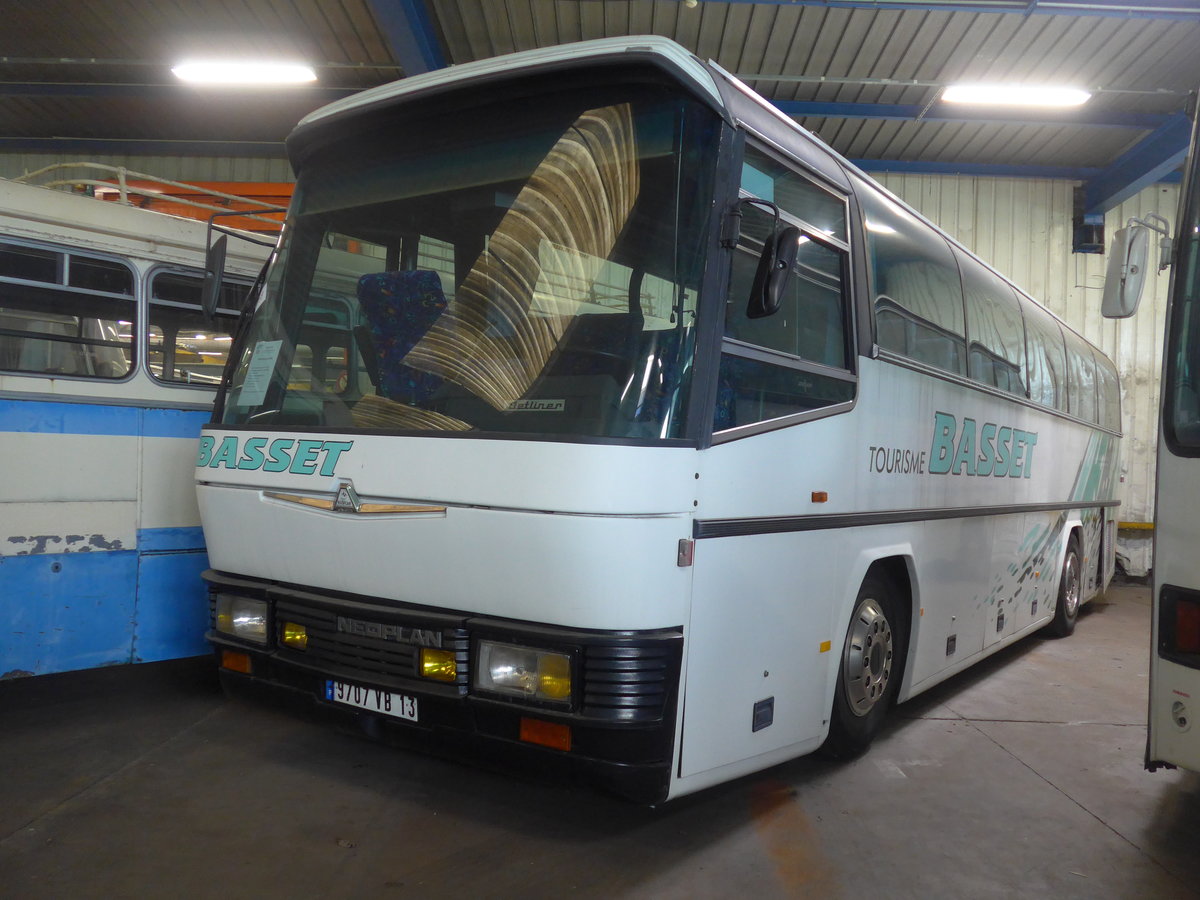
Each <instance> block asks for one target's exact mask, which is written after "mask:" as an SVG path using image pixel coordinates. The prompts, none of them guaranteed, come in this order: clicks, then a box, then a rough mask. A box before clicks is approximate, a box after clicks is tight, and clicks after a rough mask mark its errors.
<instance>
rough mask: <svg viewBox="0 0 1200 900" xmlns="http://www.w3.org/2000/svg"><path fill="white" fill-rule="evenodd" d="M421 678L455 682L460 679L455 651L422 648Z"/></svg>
mask: <svg viewBox="0 0 1200 900" xmlns="http://www.w3.org/2000/svg"><path fill="white" fill-rule="evenodd" d="M421 677H422V678H432V679H433V680H434V681H449V682H453V681H454V680H455V679H457V678H458V662H457V660H455V658H454V651H453V650H434V649H432V648H430V647H422V648H421Z"/></svg>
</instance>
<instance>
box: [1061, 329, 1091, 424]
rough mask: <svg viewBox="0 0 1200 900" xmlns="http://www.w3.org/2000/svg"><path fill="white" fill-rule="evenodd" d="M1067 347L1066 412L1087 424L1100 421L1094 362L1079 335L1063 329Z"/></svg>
mask: <svg viewBox="0 0 1200 900" xmlns="http://www.w3.org/2000/svg"><path fill="white" fill-rule="evenodd" d="M1064 336H1065V338H1066V346H1067V406H1068V409H1067V411H1068V412H1069V413H1071V415H1073V416H1077V417H1078V418H1080V419H1084V420H1086V421H1088V422H1098V421H1099V420H1100V417H1099V414H1098V411H1097V408H1096V360H1095V357H1093V356H1092V348H1091V347H1089V346H1088V344H1087V342H1086V341H1084V339H1083V338H1081V337H1080V336H1079V335H1077V334H1075V333H1074V332H1072V331H1066V330H1065V329H1064Z"/></svg>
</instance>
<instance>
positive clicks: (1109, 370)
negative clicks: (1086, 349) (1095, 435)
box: [1093, 353, 1121, 431]
mask: <svg viewBox="0 0 1200 900" xmlns="http://www.w3.org/2000/svg"><path fill="white" fill-rule="evenodd" d="M1093 356H1094V357H1095V360H1096V387H1097V390H1098V393H1099V402H1098V406H1099V412H1100V427H1101V428H1107V429H1108V430H1109V431H1120V430H1121V385H1120V381H1119V380H1118V378H1117V369H1116V367H1115V366H1114V365H1113V364H1112V362H1111V361H1110V360H1109V358H1108V357H1107V356H1105V355H1104V354H1103V353H1095V354H1093Z"/></svg>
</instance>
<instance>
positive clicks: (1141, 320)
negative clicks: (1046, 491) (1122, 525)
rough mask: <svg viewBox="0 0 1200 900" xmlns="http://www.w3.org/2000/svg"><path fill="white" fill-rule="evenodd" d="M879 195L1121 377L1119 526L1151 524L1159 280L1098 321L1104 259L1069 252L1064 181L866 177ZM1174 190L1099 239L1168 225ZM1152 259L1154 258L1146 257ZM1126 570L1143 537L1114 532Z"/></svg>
mask: <svg viewBox="0 0 1200 900" xmlns="http://www.w3.org/2000/svg"><path fill="white" fill-rule="evenodd" d="M871 174H872V175H873V176H874V177H875V178H876V180H878V181H880V182H881V183H882V184H884V185H885V186H886V187H887V188H888V189H889V190H891V191H892V192H894V193H895V194H897V195H898V196H899V197H901V198H902V199H903V200H905V201H907V202H908V203H909V204H911V205H912V206H914V207H915V208H916V209H917V210H919V211H920V212H921V213H923V214H924V215H926V216H927V217H929V218H930V219H932V220H933V221H934V222H936V223H937V224H938V225H940V226H941V227H942V228H943V229H944V230H945V231H947V232H948V233H950V234H951V235H953V236H954V237H955V238H957V239H958V240H959V241H961V242H962V243H963V244H965V245H966V246H967V247H968V248H970V249H971V250H972V251H973V252H974V253H975V254H977V255H978V256H979V257H981V258H982V259H984V260H986V261H987V262H989V263H991V264H992V265H993V266H995V267H996V268H997V269H999V270H1000V271H1001V272H1003V273H1004V274H1005V275H1007V276H1008V277H1009V278H1010V279H1012V280H1013V281H1014V282H1016V283H1017V284H1018V285H1020V286H1021V287H1022V288H1024V289H1025V290H1026V291H1028V292H1029V293H1030V294H1031V295H1032V296H1034V297H1035V298H1037V299H1038V300H1040V301H1042V303H1043V304H1044V305H1045V306H1047V307H1048V308H1049V309H1051V310H1052V311H1053V312H1055V313H1056V314H1057V315H1059V316H1060V317H1061V318H1062V319H1063V321H1065V322H1066V323H1067V324H1068V325H1070V326H1071V327H1072V328H1074V329H1075V330H1076V331H1078V332H1080V333H1081V334H1082V335H1083V336H1084V337H1086V338H1087V339H1088V340H1090V341H1092V342H1093V343H1094V344H1096V345H1097V346H1099V347H1100V348H1101V349H1102V350H1103V351H1104V352H1105V353H1106V354H1108V356H1109V357H1110V358H1111V359H1112V360H1113V361H1114V362H1115V363H1116V364H1117V370H1118V371H1119V372H1120V374H1121V401H1122V404H1121V419H1122V424H1123V430H1124V432H1125V438H1124V441H1123V450H1122V455H1123V460H1122V484H1121V488H1120V491H1121V492H1120V498H1121V510H1120V514H1119V515H1120V519H1121V521H1122V522H1139V523H1145V522H1152V521H1153V520H1154V462H1155V459H1154V457H1155V449H1156V446H1157V435H1158V387H1159V384H1158V383H1159V377H1160V373H1161V366H1162V334H1163V328H1164V324H1165V321H1166V305H1167V286H1168V279H1169V273H1168V272H1163V273H1162V274H1160V275H1158V276H1157V277H1156V278H1153V279H1151V280H1150V282H1149V283H1148V284H1147V289H1146V292H1145V294H1144V295H1143V297H1142V305H1141V308H1140V309H1139V310H1138V313H1137V315H1136V316H1134V317H1133V318H1131V319H1125V320H1123V321H1110V320H1107V319H1104V318H1102V317H1101V315H1100V293H1101V289H1102V288H1103V286H1104V271H1105V265H1106V262H1107V257H1106V256H1100V255H1097V254H1092V253H1072V252H1071V216H1072V209H1073V199H1074V187H1075V182H1072V181H1056V180H1041V179H1029V178H970V177H961V176H941V175H893V174H888V173H871ZM1178 201H1179V188H1178V187H1177V186H1175V185H1155V186H1154V187H1151V188H1147V189H1146V190H1144V191H1142V192H1141V193H1140V194H1139V195H1138V196H1137V197H1135V198H1134V199H1132V200H1129V201H1127V202H1126V203H1124V204H1122V205H1121V206H1120V207H1119V208H1118V209H1115V210H1113V211H1111V212H1110V213H1109V214H1108V215H1107V216H1106V217H1105V223H1104V226H1105V235H1106V237H1108V238H1109V239H1111V236H1112V234H1113V232H1115V231H1116V230H1117V229H1118V228H1119V227H1121V226H1122V225H1123V224H1124V223H1125V221H1127V220H1128V219H1129V217H1130V216H1141V215H1144V214H1146V213H1157V214H1158V215H1160V216H1164V217H1165V218H1166V219H1167V220H1168V221H1170V222H1171V224H1172V226H1174V224H1175V218H1176V206H1177V204H1178ZM1154 259H1155V261H1157V255H1155V257H1154ZM1118 552H1119V553H1120V554H1121V557H1122V563H1123V564H1124V565H1125V568H1126V571H1128V572H1129V574H1132V575H1143V574H1145V572H1146V571H1147V570H1148V569H1149V567H1150V546H1149V541H1148V539H1147V538H1146V536H1145V533H1144V532H1143V533H1140V534H1139V533H1136V532H1134V533H1123V534H1122V536H1121V541H1120V545H1119V547H1118Z"/></svg>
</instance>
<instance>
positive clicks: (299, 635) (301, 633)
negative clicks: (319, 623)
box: [281, 622, 308, 650]
mask: <svg viewBox="0 0 1200 900" xmlns="http://www.w3.org/2000/svg"><path fill="white" fill-rule="evenodd" d="M281 640H282V641H283V643H284V644H286V645H287V646H289V647H294V648H295V649H297V650H307V649H308V629H307V628H305V627H304V626H303V625H297V624H296V623H295V622H284V623H283V636H282V637H281Z"/></svg>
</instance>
